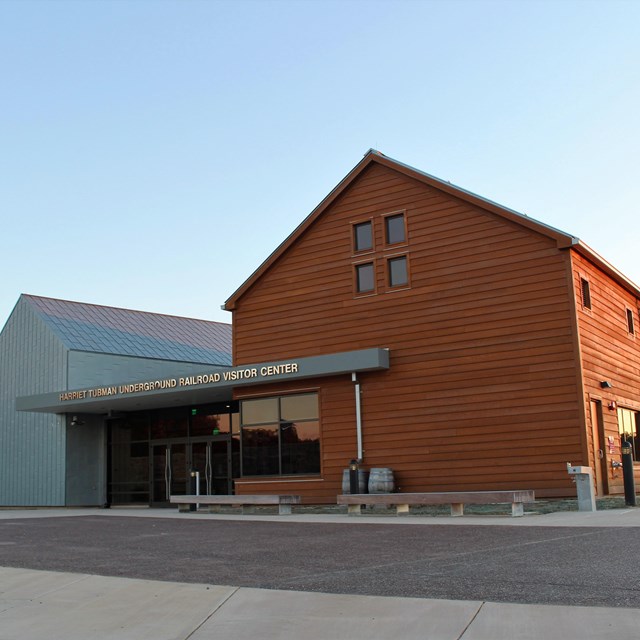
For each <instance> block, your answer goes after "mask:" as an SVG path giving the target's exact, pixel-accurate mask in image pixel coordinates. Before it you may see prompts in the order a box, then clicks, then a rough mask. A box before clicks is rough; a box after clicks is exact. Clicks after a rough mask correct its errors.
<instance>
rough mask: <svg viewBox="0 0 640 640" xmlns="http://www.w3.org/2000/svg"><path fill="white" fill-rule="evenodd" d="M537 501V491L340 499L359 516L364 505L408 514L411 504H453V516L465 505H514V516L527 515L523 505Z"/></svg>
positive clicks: (363, 495) (373, 495)
mask: <svg viewBox="0 0 640 640" xmlns="http://www.w3.org/2000/svg"><path fill="white" fill-rule="evenodd" d="M534 500H535V496H534V492H533V491H532V490H529V489H526V490H521V491H443V492H439V493H354V494H345V495H340V496H338V504H346V505H347V506H348V507H349V515H360V513H361V510H360V507H361V506H362V505H387V506H392V505H394V506H395V507H396V513H397V514H398V515H401V514H403V513H409V506H410V505H426V504H429V505H433V504H449V505H451V515H452V516H461V515H464V505H465V504H503V503H511V515H512V516H514V517H516V516H522V515H524V503H525V502H533V501H534Z"/></svg>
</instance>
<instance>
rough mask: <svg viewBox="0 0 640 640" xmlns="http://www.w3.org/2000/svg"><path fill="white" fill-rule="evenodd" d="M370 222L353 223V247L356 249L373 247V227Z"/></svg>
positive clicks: (362, 249)
mask: <svg viewBox="0 0 640 640" xmlns="http://www.w3.org/2000/svg"><path fill="white" fill-rule="evenodd" d="M372 227H373V226H372V224H371V222H362V223H360V224H354V225H353V248H354V249H355V250H356V251H367V250H368V249H373V228H372Z"/></svg>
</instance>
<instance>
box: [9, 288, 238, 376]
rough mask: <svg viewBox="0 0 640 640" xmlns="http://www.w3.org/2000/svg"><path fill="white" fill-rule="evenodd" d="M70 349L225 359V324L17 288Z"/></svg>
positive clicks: (228, 347)
mask: <svg viewBox="0 0 640 640" xmlns="http://www.w3.org/2000/svg"><path fill="white" fill-rule="evenodd" d="M21 298H22V299H23V300H24V301H25V302H27V303H28V304H29V305H30V306H31V307H32V308H33V309H34V310H35V312H36V313H37V314H38V316H39V317H40V318H42V320H43V322H44V323H45V324H46V325H47V326H48V327H49V328H50V329H51V331H52V332H53V333H54V334H55V335H56V336H58V338H60V340H61V341H62V343H63V344H64V345H65V346H66V347H67V348H69V349H71V350H74V351H88V352H92V353H105V354H112V355H123V356H135V357H139V358H153V359H158V360H171V361H176V362H193V363H202V364H215V365H223V366H230V365H231V325H229V324H224V323H222V322H210V321H207V320H194V319H192V318H180V317H177V316H167V315H162V314H159V313H147V312H145V311H132V310H130V309H119V308H117V307H104V306H101V305H96V304H85V303H81V302H70V301H68V300H57V299H54V298H42V297H40V296H32V295H27V294H23V295H22V296H21Z"/></svg>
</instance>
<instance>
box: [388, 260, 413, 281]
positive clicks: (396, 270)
mask: <svg viewBox="0 0 640 640" xmlns="http://www.w3.org/2000/svg"><path fill="white" fill-rule="evenodd" d="M387 269H388V277H389V286H390V287H402V286H405V285H407V284H409V268H408V265H407V256H398V257H397V258H389V260H388V261H387Z"/></svg>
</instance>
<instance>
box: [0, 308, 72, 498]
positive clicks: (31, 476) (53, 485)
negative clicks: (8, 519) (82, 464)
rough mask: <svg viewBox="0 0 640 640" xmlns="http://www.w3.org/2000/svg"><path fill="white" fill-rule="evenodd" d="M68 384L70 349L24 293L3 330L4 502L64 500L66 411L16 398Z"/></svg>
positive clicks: (0, 493) (0, 420) (0, 472)
mask: <svg viewBox="0 0 640 640" xmlns="http://www.w3.org/2000/svg"><path fill="white" fill-rule="evenodd" d="M65 387H66V349H65V347H64V346H63V345H62V343H61V342H60V341H59V340H58V339H57V338H56V337H55V336H54V335H53V334H52V333H51V331H50V330H49V329H48V328H47V327H46V326H45V325H44V323H43V322H42V321H41V320H40V318H39V317H38V316H37V315H36V314H35V313H34V312H33V310H32V309H31V307H30V305H29V303H28V302H26V301H25V300H24V299H22V298H21V299H20V300H19V301H18V304H17V305H16V307H15V309H14V310H13V313H12V314H11V316H10V317H9V319H8V320H7V324H6V325H5V327H4V329H3V330H2V333H0V505H6V506H62V505H64V501H65V464H66V462H65V425H64V416H57V415H51V414H42V413H26V412H25V413H23V412H17V411H16V410H15V398H16V396H22V395H30V394H34V393H46V392H49V391H55V390H57V389H63V388H65Z"/></svg>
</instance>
